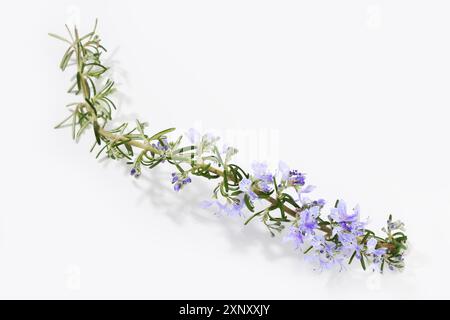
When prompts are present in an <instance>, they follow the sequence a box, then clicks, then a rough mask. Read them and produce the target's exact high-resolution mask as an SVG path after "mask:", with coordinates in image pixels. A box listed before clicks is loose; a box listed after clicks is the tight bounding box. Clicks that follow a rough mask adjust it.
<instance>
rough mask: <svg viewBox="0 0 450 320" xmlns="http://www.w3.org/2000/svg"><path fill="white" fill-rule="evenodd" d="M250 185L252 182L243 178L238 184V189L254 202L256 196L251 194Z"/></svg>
mask: <svg viewBox="0 0 450 320" xmlns="http://www.w3.org/2000/svg"><path fill="white" fill-rule="evenodd" d="M252 184H253V182H252V180H250V179H246V178H244V179H242V180H241V182H239V189H240V190H241V191H242V192H244V194H247V195H248V196H249V197H250V199H251V200H255V199H256V198H258V196H257V195H256V193H255V192H253V190H252Z"/></svg>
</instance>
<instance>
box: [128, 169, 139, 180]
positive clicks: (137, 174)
mask: <svg viewBox="0 0 450 320" xmlns="http://www.w3.org/2000/svg"><path fill="white" fill-rule="evenodd" d="M130 175H131V176H133V177H135V178H139V176H140V175H141V172H140V171H138V170H137V169H136V168H132V169H131V170H130Z"/></svg>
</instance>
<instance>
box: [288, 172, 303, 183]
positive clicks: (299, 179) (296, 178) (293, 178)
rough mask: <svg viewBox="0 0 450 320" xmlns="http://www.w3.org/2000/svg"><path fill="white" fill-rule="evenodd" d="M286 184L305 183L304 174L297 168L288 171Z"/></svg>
mask: <svg viewBox="0 0 450 320" xmlns="http://www.w3.org/2000/svg"><path fill="white" fill-rule="evenodd" d="M288 184H289V185H291V186H303V185H305V175H304V174H302V173H301V172H299V171H297V170H291V171H289V178H288Z"/></svg>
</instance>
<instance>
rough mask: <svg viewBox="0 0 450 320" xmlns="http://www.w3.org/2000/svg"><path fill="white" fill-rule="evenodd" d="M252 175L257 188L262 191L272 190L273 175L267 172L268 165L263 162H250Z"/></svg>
mask: <svg viewBox="0 0 450 320" xmlns="http://www.w3.org/2000/svg"><path fill="white" fill-rule="evenodd" d="M252 169H253V175H254V177H255V179H257V180H259V181H258V188H259V189H260V190H261V191H263V192H266V193H268V192H271V191H272V186H271V185H272V183H273V175H272V174H271V173H270V172H269V169H268V166H267V164H266V163H263V162H254V163H253V164H252Z"/></svg>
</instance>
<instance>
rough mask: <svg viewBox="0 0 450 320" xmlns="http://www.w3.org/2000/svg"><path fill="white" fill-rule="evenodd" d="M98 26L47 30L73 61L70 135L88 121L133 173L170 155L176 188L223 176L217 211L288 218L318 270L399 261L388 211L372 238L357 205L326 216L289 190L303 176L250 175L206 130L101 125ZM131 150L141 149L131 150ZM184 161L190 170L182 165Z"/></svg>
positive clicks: (108, 86) (104, 87)
mask: <svg viewBox="0 0 450 320" xmlns="http://www.w3.org/2000/svg"><path fill="white" fill-rule="evenodd" d="M66 27H67V26H66ZM96 29H97V21H96V23H95V26H94V30H93V31H92V32H90V33H88V34H86V35H84V36H82V37H80V36H79V33H78V29H77V28H76V27H75V28H74V30H73V33H72V32H71V30H70V29H69V28H67V30H68V32H69V36H70V40H69V39H66V38H64V37H61V36H58V35H54V34H50V35H51V36H53V37H55V38H57V39H59V40H62V41H64V42H65V43H68V44H69V48H68V49H67V50H66V52H65V54H64V56H63V58H62V60H61V63H60V68H61V69H62V70H63V71H64V70H65V69H66V68H67V67H68V66H69V64H70V63H73V65H76V76H75V79H76V80H75V81H74V83H73V84H72V85H71V87H70V89H69V93H74V94H75V95H81V97H82V99H83V100H82V101H80V102H75V103H71V104H70V105H69V106H70V107H73V110H71V115H70V116H69V117H68V118H66V119H65V120H64V121H63V122H61V123H60V124H59V125H58V126H57V128H59V127H63V126H65V125H66V124H67V123H68V122H69V120H72V121H71V126H72V134H73V137H74V138H75V139H78V138H79V137H80V135H81V133H82V132H84V131H85V130H86V129H87V128H90V127H92V128H93V130H94V135H95V144H94V145H93V147H92V149H91V151H92V150H94V148H95V147H96V146H97V145H99V146H101V145H102V144H103V147H102V148H101V149H100V151H99V152H98V154H97V157H98V156H99V155H100V154H101V153H102V152H106V153H107V156H108V157H109V158H112V159H121V158H126V159H128V160H129V162H128V163H129V164H131V165H132V166H133V167H132V170H131V173H132V175H135V176H138V175H139V174H140V173H141V167H142V166H144V167H148V168H150V169H151V168H153V167H155V166H157V165H158V164H160V163H162V162H166V161H167V162H168V163H170V164H171V165H173V166H175V168H176V169H177V171H178V172H177V173H173V174H172V176H173V180H172V183H173V184H174V188H175V190H176V191H178V190H179V189H181V188H182V187H183V186H184V185H185V184H187V183H190V182H191V180H190V177H189V175H190V174H192V175H196V176H202V177H205V178H207V179H219V178H220V179H219V180H220V182H219V183H218V185H217V187H216V189H215V190H214V196H213V197H214V198H215V199H217V198H218V197H219V196H221V197H222V198H224V199H225V200H226V201H227V204H226V205H223V204H221V203H220V202H215V204H217V205H218V206H219V207H220V208H221V209H222V210H228V211H229V212H238V213H239V214H240V213H241V210H242V208H243V206H244V205H245V207H246V208H247V209H248V210H249V211H250V212H251V213H252V216H251V217H250V218H249V219H248V220H247V221H246V222H245V224H247V223H249V222H250V221H251V220H252V219H253V218H255V217H261V221H262V222H263V223H264V224H265V225H266V227H267V228H268V229H269V231H270V233H271V234H272V235H273V232H272V230H274V231H281V230H282V229H283V228H284V225H285V224H286V223H291V227H290V234H289V235H290V236H291V238H293V239H294V241H296V242H297V244H301V245H303V244H304V243H305V242H306V240H308V241H309V242H310V246H309V247H308V248H307V249H306V250H305V254H306V253H310V252H314V254H315V255H316V256H317V258H318V262H319V265H320V267H321V268H324V267H328V266H329V265H332V264H339V265H341V266H342V262H341V258H349V261H348V262H349V263H351V262H352V261H353V259H354V258H355V257H356V258H357V259H358V260H360V262H361V266H362V267H363V268H364V269H365V268H366V263H368V262H370V263H371V264H372V265H374V266H376V267H377V268H378V269H379V270H380V271H383V268H384V266H385V264H387V265H388V266H389V268H391V269H393V268H402V267H403V254H404V252H405V250H406V241H407V236H406V235H405V234H404V233H403V232H402V227H403V224H402V223H401V222H399V221H392V216H389V220H388V221H387V229H383V230H384V231H385V232H386V234H387V236H386V237H384V238H383V237H380V236H377V235H376V234H375V233H374V232H373V231H371V230H369V229H366V228H365V224H364V223H361V222H360V221H359V211H354V213H353V214H349V213H347V212H346V207H345V203H343V201H337V202H336V204H335V206H334V208H332V214H330V216H329V219H328V220H324V219H322V218H320V211H321V209H322V208H323V206H324V203H323V202H322V201H309V202H302V203H301V204H299V203H298V200H294V199H293V198H292V196H291V195H290V194H289V193H288V192H286V191H287V190H288V189H293V190H294V191H296V192H298V194H299V197H300V194H301V193H302V192H306V191H305V190H304V176H302V174H301V173H298V172H297V171H296V170H293V171H289V173H288V176H287V177H283V178H281V181H278V182H277V180H276V177H275V176H273V175H271V174H267V173H262V174H256V173H255V174H254V175H253V176H252V175H250V174H248V173H247V172H245V171H244V170H243V169H242V168H240V167H239V166H237V165H236V164H232V163H230V159H231V157H232V156H233V155H234V153H236V150H235V149H233V148H228V149H227V151H226V154H225V155H224V156H225V160H224V159H223V157H222V154H221V153H220V152H219V151H218V149H217V147H216V146H215V140H214V139H213V138H211V137H208V136H206V135H205V136H203V137H202V138H201V139H200V141H199V142H198V144H197V145H191V146H186V147H180V142H181V139H182V137H180V138H179V139H178V140H176V141H175V142H168V140H167V136H166V135H167V134H168V133H170V132H172V131H173V130H174V128H170V129H166V130H163V131H161V132H158V133H156V134H154V135H152V136H149V135H147V134H146V133H145V124H144V123H141V122H139V121H137V124H136V127H135V128H133V129H131V130H128V131H126V130H127V128H128V123H123V124H122V125H120V126H119V127H117V128H115V129H106V126H107V124H108V121H109V120H111V119H112V109H115V104H114V102H113V101H112V99H110V96H111V94H112V93H113V92H114V82H113V81H112V80H110V79H107V80H106V82H104V81H103V83H101V81H102V80H104V78H103V74H104V73H105V71H106V70H108V68H107V67H106V66H104V65H103V64H102V62H101V55H102V53H103V52H106V49H105V48H104V47H103V46H102V45H101V44H100V38H99V36H98V35H97V34H96ZM99 88H100V89H99ZM152 142H153V143H152ZM123 148H125V150H123ZM135 149H139V150H140V152H139V153H138V154H137V155H136V156H135V151H136V150H135ZM213 164H216V166H214V165H213ZM183 165H184V166H188V167H189V168H187V169H183ZM269 177H270V178H269ZM273 194H275V195H276V196H273ZM255 199H262V200H265V201H267V202H269V204H270V205H269V206H268V207H265V208H264V209H263V210H261V211H258V212H256V213H255V207H254V203H253V201H254V200H255ZM299 199H300V198H299ZM275 210H279V212H280V215H279V216H274V215H272V214H271V212H273V211H275ZM355 210H356V209H355ZM288 216H290V218H288ZM317 231H320V232H322V233H323V234H324V237H320V236H319V235H317ZM349 253H350V254H349Z"/></svg>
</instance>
